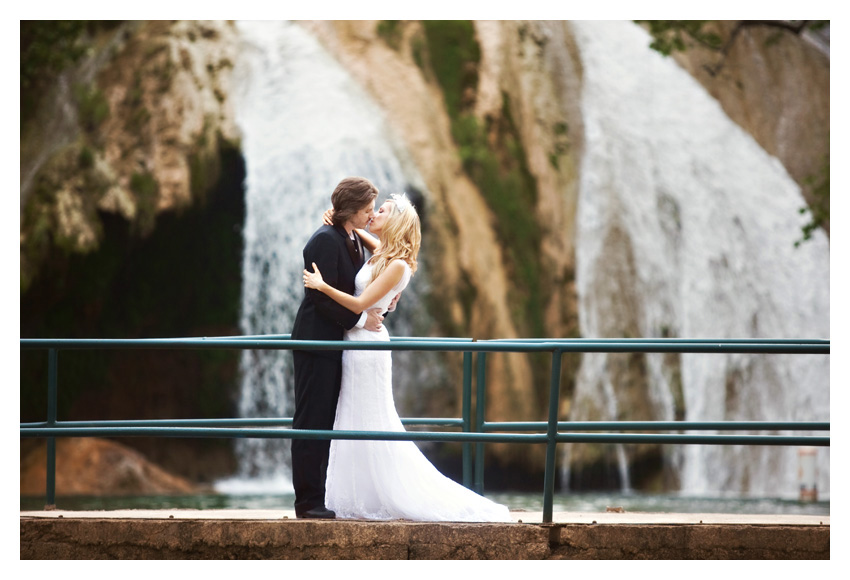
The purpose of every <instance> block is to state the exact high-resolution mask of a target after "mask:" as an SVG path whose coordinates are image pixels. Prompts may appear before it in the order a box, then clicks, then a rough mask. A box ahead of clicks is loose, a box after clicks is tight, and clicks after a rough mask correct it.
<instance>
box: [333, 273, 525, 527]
mask: <svg viewBox="0 0 850 580" xmlns="http://www.w3.org/2000/svg"><path fill="white" fill-rule="evenodd" d="M410 275H411V273H410V267H409V266H408V267H406V268H405V273H404V275H403V276H402V279H401V281H400V282H399V283H398V284H397V285H396V287H395V288H393V289H392V290H391V291H390V292H389V293H388V294H387V295H386V296H384V297H383V298H382V299H381V300H379V301H378V302H377V304H376V305H375V306H376V307H379V308H382V309H386V308H387V307H388V306H389V303H390V302H391V301H392V299H393V297H394V296H395V295H396V294H398V293H399V292H401V291H402V290H404V288H405V287H406V286H407V283H408V282H409V281H410ZM371 276H372V265H371V264H369V263H368V262H367V263H366V264H365V265H364V266H363V268H361V269H360V272H358V274H357V277H356V278H355V295H360V294H361V293H362V292H363V289H364V288H365V287H366V285H367V284H368V283H369V281H370V280H371ZM344 339H345V340H352V341H355V340H360V341H388V340H389V339H390V337H389V333H388V332H387V330H386V328H385V327H384V328H382V329H381V331H380V332H370V331H368V330H364V329H357V328H355V329H352V330H350V331H348V332H346V333H345V338H344ZM334 430H338V431H404V430H405V429H404V427H403V426H402V424H401V420H400V419H399V416H398V412H397V411H396V408H395V403H394V402H393V391H392V352H391V351H388V350H347V351H343V354H342V386H341V389H340V394H339V403H338V405H337V411H336V420H335V422H334ZM325 505H327V507H328V509H330V510H333V511H334V512H336V515H337V517H338V518H360V519H370V520H391V519H406V520H416V521H455V522H510V521H513V520H512V519H511V516H510V514H509V512H508V508H507V507H505V506H503V505H499V504H497V503H494V502H492V501H490V500H489V499H486V498H484V497H482V496H480V495H478V494H476V493H475V492H473V491H470V490H469V489H467V488H465V487H463V486H462V485H459V484H458V483H456V482H454V481H452V480H451V479H449V478H448V477H446V476H444V475H443V474H442V473H440V472H439V471H437V469H436V468H435V467H434V466H433V465H432V464H431V462H429V461H428V459H426V458H425V456H424V455H423V454H422V452H421V451H419V448H418V447H416V445H415V444H414V443H413V442H412V441H362V440H343V439H334V440H332V441H331V452H330V460H329V464H328V475H327V482H326V497H325Z"/></svg>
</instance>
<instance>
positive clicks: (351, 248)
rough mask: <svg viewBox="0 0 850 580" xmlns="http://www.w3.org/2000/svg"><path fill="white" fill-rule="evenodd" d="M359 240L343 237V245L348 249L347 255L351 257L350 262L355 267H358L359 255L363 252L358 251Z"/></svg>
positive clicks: (359, 262)
mask: <svg viewBox="0 0 850 580" xmlns="http://www.w3.org/2000/svg"><path fill="white" fill-rule="evenodd" d="M358 242H359V240H357V239H356V238H355V239H353V240H352V239H351V238H350V237H349V236H348V235H346V236H345V245H346V246H347V247H348V255H349V256H351V262H352V263H353V264H354V265H355V266H359V265H360V264H361V255H362V253H363V252H361V251H360V244H359V243H358Z"/></svg>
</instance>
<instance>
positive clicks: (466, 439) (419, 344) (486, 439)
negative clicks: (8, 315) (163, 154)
mask: <svg viewBox="0 0 850 580" xmlns="http://www.w3.org/2000/svg"><path fill="white" fill-rule="evenodd" d="M21 349H22V350H46V351H47V352H48V385H47V389H48V397H47V420H46V421H43V422H36V423H21V425H20V433H21V437H44V438H47V447H48V449H47V489H46V496H47V507H48V508H50V507H52V506H54V504H55V497H56V488H55V474H56V471H55V469H56V444H55V438H56V437H95V436H99V437H188V438H204V437H220V438H288V439H351V440H378V441H443V442H450V441H454V442H460V443H462V448H463V483H464V485H465V486H467V487H470V488H472V489H474V490H475V491H477V492H478V493H482V492H483V489H484V452H483V450H484V444H485V443H522V444H545V445H546V459H545V462H546V463H545V470H544V485H543V521H544V522H547V523H548V522H551V521H552V510H553V498H554V486H555V470H556V447H557V444H558V443H612V444H613V443H658V444H685V445H694V444H697V445H789V446H790V445H805V446H818V447H828V446H829V444H830V438H829V436H810V435H807V436H788V435H726V434H724V435H718V434H684V433H669V434H663V433H588V432H587V431H604V430H610V431H705V430H713V431H766V430H767V431H829V430H830V426H829V422H800V421H795V422H792V421H770V422H766V421H738V422H731V421H722V422H693V421H691V422H688V421H638V422H622V421H583V422H576V421H559V420H558V409H559V399H560V383H561V358H562V355H563V354H564V353H574V352H578V353H585V352H609V353H614V352H632V353H634V352H638V353H720V354H827V355H828V354H829V350H830V341H829V340H823V339H719V340H713V339H498V340H482V341H474V340H472V339H468V338H467V339H463V338H416V337H413V338H408V337H396V338H393V339H391V341H390V342H351V341H296V340H291V339H290V338H289V335H274V336H239V337H212V338H206V337H203V338H166V339H21ZM116 349H167V350H170V349H189V350H213V349H236V350H254V349H255V350H269V349H283V350H408V351H440V352H462V353H463V391H462V392H463V394H462V405H461V407H462V410H461V417H460V418H424V419H423V418H420V419H411V418H406V419H403V420H402V423H403V424H405V425H430V426H443V427H456V428H457V427H460V428H461V432H450V431H404V432H387V431H327V430H303V429H291V428H289V429H280V428H276V429H271V427H290V426H291V425H292V419H291V418H243V419H165V420H126V421H106V420H104V421H59V420H58V417H57V392H58V355H59V352H60V351H62V350H116ZM506 352H507V353H535V352H536V353H545V352H549V353H551V357H552V363H551V371H550V380H549V403H548V419H547V420H546V421H532V422H487V421H485V418H484V409H485V407H486V402H485V399H486V382H487V380H486V366H487V363H486V359H487V355H488V354H489V353H506ZM473 353H476V355H477V360H476V364H477V366H476V373H475V376H476V408H475V413H474V419H473V410H472V376H473V372H472V371H473V356H472V355H473ZM825 388H828V385H826V386H825ZM566 429H569V432H565V431H562V430H566ZM528 431H534V433H527V432H528ZM473 444H474V445H475V454H474V461H473V454H472V445H473Z"/></svg>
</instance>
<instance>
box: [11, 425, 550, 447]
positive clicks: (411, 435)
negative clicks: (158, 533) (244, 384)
mask: <svg viewBox="0 0 850 580" xmlns="http://www.w3.org/2000/svg"><path fill="white" fill-rule="evenodd" d="M20 434H21V437H184V438H187V437H188V438H209V437H220V438H235V439H240V438H242V439H365V440H374V441H483V442H492V443H495V442H514V443H545V442H546V436H545V435H537V434H530V435H525V434H505V433H492V434H487V433H468V432H462V433H457V432H448V431H333V430H331V431H328V430H310V429H247V428H228V427H217V428H216V427H207V428H203V427H109V428H99V427H55V426H54V427H33V428H28V429H21V430H20Z"/></svg>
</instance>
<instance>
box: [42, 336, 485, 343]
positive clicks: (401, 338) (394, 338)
mask: <svg viewBox="0 0 850 580" xmlns="http://www.w3.org/2000/svg"><path fill="white" fill-rule="evenodd" d="M291 339H292V335H291V334H250V335H247V334H246V335H234V336H196V337H164V338H136V339H130V340H144V341H151V340H164V341H169V342H184V341H187V340H188V341H193V340H291ZM25 340H26V339H25ZM77 340H79V339H77ZM410 340H417V341H423V342H427V341H447V342H472V341H473V340H474V339H472V338H458V337H431V336H426V337H419V336H416V337H409V336H391V337H390V341H391V342H406V341H410Z"/></svg>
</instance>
